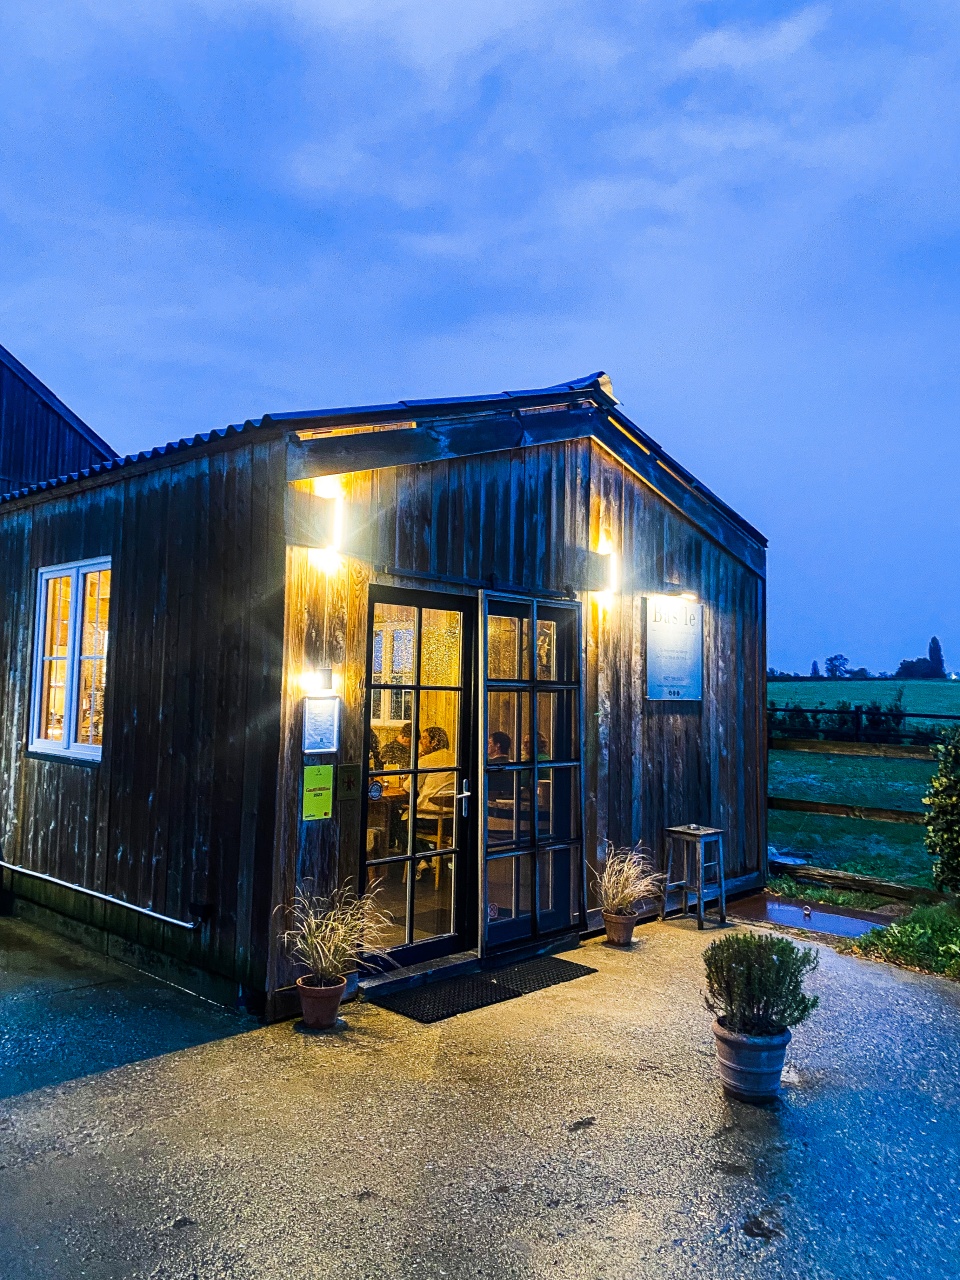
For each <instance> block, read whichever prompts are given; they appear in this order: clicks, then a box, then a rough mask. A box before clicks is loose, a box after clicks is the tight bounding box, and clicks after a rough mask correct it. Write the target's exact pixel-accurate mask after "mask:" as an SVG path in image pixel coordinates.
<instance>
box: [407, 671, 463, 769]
mask: <svg viewBox="0 0 960 1280" xmlns="http://www.w3.org/2000/svg"><path fill="white" fill-rule="evenodd" d="M419 725H420V737H419V741H418V742H417V766H418V768H420V769H438V768H442V767H443V766H444V765H455V764H456V763H457V752H458V750H459V746H460V742H459V729H460V695H459V693H436V692H431V691H430V690H424V691H423V692H422V693H421V694H420V720H419Z"/></svg>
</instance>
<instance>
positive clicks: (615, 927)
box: [603, 911, 640, 947]
mask: <svg viewBox="0 0 960 1280" xmlns="http://www.w3.org/2000/svg"><path fill="white" fill-rule="evenodd" d="M639 919H640V916H639V915H638V914H637V912H632V913H631V914H630V915H615V914H614V913H613V912H612V911H604V913H603V923H604V927H605V928H606V931H607V941H608V942H609V943H611V944H612V945H613V946H615V947H629V945H630V943H631V942H632V941H633V931H634V928H635V927H636V924H637V921H638V920H639Z"/></svg>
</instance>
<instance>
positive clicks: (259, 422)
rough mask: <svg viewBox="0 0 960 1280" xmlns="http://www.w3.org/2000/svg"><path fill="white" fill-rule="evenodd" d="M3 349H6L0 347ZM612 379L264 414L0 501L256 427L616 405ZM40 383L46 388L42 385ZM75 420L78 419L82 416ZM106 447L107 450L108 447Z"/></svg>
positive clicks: (598, 376) (115, 459)
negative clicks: (569, 399)
mask: <svg viewBox="0 0 960 1280" xmlns="http://www.w3.org/2000/svg"><path fill="white" fill-rule="evenodd" d="M0 351H2V348H0ZM12 358H13V357H11V359H12ZM31 376H32V375H31ZM609 381H610V380H609V378H607V376H606V374H604V373H602V372H600V373H594V374H591V375H590V376H589V377H587V378H577V379H575V380H574V381H573V382H561V383H558V384H557V385H556V386H553V387H539V388H534V389H532V390H529V391H497V392H494V393H493V394H490V395H479V396H448V397H441V398H439V399H433V400H398V401H396V402H395V403H394V404H367V405H354V406H350V407H347V408H342V409H303V410H299V411H296V412H293V413H270V414H265V415H264V416H263V417H262V418H248V419H247V421H246V422H243V423H231V425H230V426H228V427H220V428H218V429H217V430H215V431H204V432H201V434H199V435H195V436H185V437H183V438H182V439H180V440H171V441H170V442H169V443H168V444H163V445H158V446H157V447H156V448H154V449H145V450H141V451H140V452H139V453H130V454H127V455H126V456H125V457H120V456H119V455H116V454H115V455H114V456H113V458H110V459H108V460H106V461H104V462H99V463H95V464H94V465H93V466H90V467H84V468H83V470H81V471H72V472H70V473H69V474H68V475H63V476H53V477H51V479H49V480H41V481H39V482H38V483H37V484H32V485H27V486H25V487H24V488H23V489H16V490H14V491H13V492H12V493H5V494H0V504H2V503H4V502H10V501H12V500H13V499H14V498H22V497H24V496H25V495H27V494H31V493H43V492H44V491H45V490H47V489H55V488H57V487H58V486H59V485H64V484H70V483H71V482H73V481H76V480H83V479H86V478H87V477H89V476H97V475H103V474H106V473H107V472H109V471H119V470H120V469H121V468H123V467H129V466H132V465H133V464H134V463H136V462H147V461H149V460H150V459H153V458H162V457H166V456H167V455H168V454H172V453H179V452H180V451H181V450H183V449H195V448H198V447H199V446H201V445H204V444H209V443H210V442H211V441H212V440H224V439H226V438H227V437H228V436H232V435H240V434H241V433H243V432H245V431H253V430H257V429H259V428H264V427H282V426H285V425H290V426H292V425H293V424H295V423H302V422H307V421H311V420H317V419H327V420H329V419H331V418H345V419H349V418H375V417H376V418H380V417H383V418H389V417H392V416H396V415H398V414H408V413H410V412H411V411H412V410H414V409H416V410H417V413H418V416H420V417H423V416H425V414H427V415H429V416H431V417H435V416H437V414H442V413H443V412H444V410H445V409H454V408H463V407H465V406H467V405H478V406H482V405H494V404H502V403H506V402H509V401H517V400H535V399H538V398H540V397H550V396H562V395H570V394H573V393H576V392H581V393H582V392H584V391H587V390H594V391H600V392H601V393H602V394H603V395H605V396H607V398H608V399H610V400H611V403H614V404H615V403H616V401H615V400H614V398H613V397H612V395H611V394H610V393H609V392H607V390H606V389H605V387H604V386H603V385H602V383H604V382H605V383H606V385H607V386H609ZM40 385H41V386H42V384H40ZM49 394H50V395H52V394H53V393H52V392H51V393H49ZM54 398H55V397H54ZM65 407H66V406H64V408H65ZM77 421H78V422H79V419H77ZM88 430H89V428H88ZM91 434H92V433H91ZM104 447H105V448H109V446H104ZM111 452H112V451H111Z"/></svg>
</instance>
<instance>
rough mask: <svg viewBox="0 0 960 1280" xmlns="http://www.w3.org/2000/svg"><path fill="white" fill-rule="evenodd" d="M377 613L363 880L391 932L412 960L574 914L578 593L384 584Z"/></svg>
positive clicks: (554, 927)
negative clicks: (573, 596) (553, 595)
mask: <svg viewBox="0 0 960 1280" xmlns="http://www.w3.org/2000/svg"><path fill="white" fill-rule="evenodd" d="M478 615H479V617H478ZM369 619H370V621H369V631H368V643H367V675H368V683H367V689H368V692H367V725H366V727H367V762H368V768H367V786H366V797H365V801H364V804H365V822H364V827H363V840H364V859H365V861H364V881H365V887H367V888H374V887H376V889H377V891H378V895H379V902H380V906H381V909H382V910H383V911H384V913H385V914H386V915H387V916H388V918H389V920H390V926H389V931H388V936H387V937H386V939H385V943H384V945H385V946H386V947H387V948H388V949H390V951H391V954H392V956H393V958H394V959H395V960H396V961H397V962H399V963H402V964H409V963H413V962H416V961H419V960H426V959H429V958H431V957H433V956H438V955H442V954H448V953H452V952H455V951H461V950H467V949H470V948H473V947H476V946H478V945H479V947H480V949H481V951H492V950H497V949H500V948H507V947H510V946H518V945H523V944H524V943H526V942H529V941H536V940H537V939H538V938H540V937H541V936H545V935H550V934H552V933H558V932H561V931H563V930H565V929H569V928H571V926H573V925H575V924H576V923H577V922H578V921H579V920H580V918H581V915H582V901H583V895H582V888H583V886H582V876H583V842H582V832H581V811H582V802H581V789H580V617H579V607H578V606H577V605H575V604H570V605H567V604H562V603H559V602H558V603H546V602H540V601H536V600H521V599H514V598H509V597H495V596H493V595H490V594H489V593H487V594H485V595H483V596H482V597H481V599H480V601H479V602H478V601H477V600H473V599H464V598H461V597H457V596H452V595H450V596H448V595H440V594H426V593H421V592H414V591H407V590H394V589H388V588H380V587H376V588H371V595H370V613H369ZM478 621H479V627H478V625H477V624H478Z"/></svg>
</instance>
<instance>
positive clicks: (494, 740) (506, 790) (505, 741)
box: [487, 729, 513, 800]
mask: <svg viewBox="0 0 960 1280" xmlns="http://www.w3.org/2000/svg"><path fill="white" fill-rule="evenodd" d="M512 749H513V742H512V741H511V738H510V735H509V733H503V732H501V731H500V730H499V729H498V730H497V731H496V732H494V733H491V735H490V737H489V738H488V739H487V765H488V766H490V767H491V768H492V769H493V770H495V772H491V773H488V774H487V797H488V798H489V799H490V800H512V799H513V778H512V777H511V775H510V774H509V773H507V772H506V771H505V770H501V769H498V768H497V766H498V765H505V764H510V763H511V759H510V753H511V751H512Z"/></svg>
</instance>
